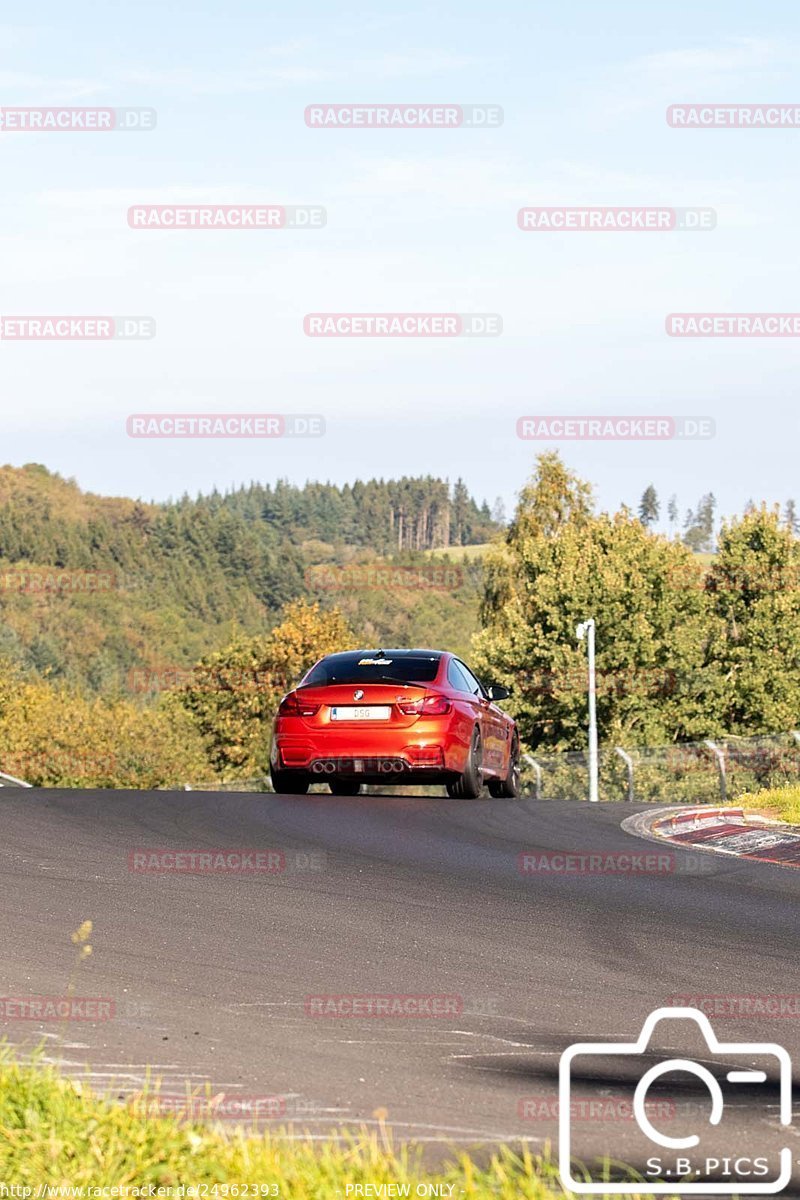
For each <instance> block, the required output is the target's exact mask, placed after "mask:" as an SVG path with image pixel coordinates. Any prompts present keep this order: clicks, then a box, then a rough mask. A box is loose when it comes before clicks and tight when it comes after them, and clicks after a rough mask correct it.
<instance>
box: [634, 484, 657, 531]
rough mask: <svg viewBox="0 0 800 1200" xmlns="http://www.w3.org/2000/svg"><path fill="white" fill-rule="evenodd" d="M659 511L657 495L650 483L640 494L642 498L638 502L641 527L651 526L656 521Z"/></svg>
mask: <svg viewBox="0 0 800 1200" xmlns="http://www.w3.org/2000/svg"><path fill="white" fill-rule="evenodd" d="M660 511H661V505H660V504H659V502H658V493H657V492H656V489H655V488H654V487H653V485H652V483H650V484H648V485H647V487H646V488H645V489H644V491H643V492H642V498H641V500H640V501H639V520H640V521H641V522H642V524H643V525H647V526H650V525H653V524H654V523H655V522H656V521H657V520H658V514H659V512H660Z"/></svg>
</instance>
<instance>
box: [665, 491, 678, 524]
mask: <svg viewBox="0 0 800 1200" xmlns="http://www.w3.org/2000/svg"><path fill="white" fill-rule="evenodd" d="M667 516H668V517H669V524H670V529H674V528H675V526H676V525H677V523H678V497H677V496H676V495H675V493H674V492H673V494H672V495H671V496H670V498H669V504H668V505H667Z"/></svg>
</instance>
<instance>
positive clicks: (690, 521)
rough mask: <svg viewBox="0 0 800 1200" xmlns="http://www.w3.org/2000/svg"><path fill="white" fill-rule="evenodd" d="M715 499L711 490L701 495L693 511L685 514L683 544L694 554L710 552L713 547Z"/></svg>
mask: <svg viewBox="0 0 800 1200" xmlns="http://www.w3.org/2000/svg"><path fill="white" fill-rule="evenodd" d="M716 504H717V502H716V500H715V499H714V496H713V494H712V493H711V492H707V493H706V495H705V496H701V497H700V500H699V502H698V505H697V509H696V510H695V512H692V510H691V509H689V511H688V512H687V514H686V525H685V533H684V535H683V541H684V545H686V546H688V547H689V549H690V550H693V551H694V552H695V554H699V553H706V554H708V553H710V552H711V551H712V550H713V548H714V510H715V508H716Z"/></svg>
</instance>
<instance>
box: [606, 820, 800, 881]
mask: <svg viewBox="0 0 800 1200" xmlns="http://www.w3.org/2000/svg"><path fill="white" fill-rule="evenodd" d="M622 828H623V829H624V830H625V832H626V833H632V834H635V835H636V836H637V837H644V838H647V839H648V840H649V841H653V842H670V843H672V844H673V845H675V846H684V847H687V848H688V847H691V849H693V850H701V851H706V852H708V853H712V854H728V855H732V856H733V857H734V858H747V859H751V860H755V861H757V862H769V863H774V864H776V865H777V866H781V867H794V868H799V867H800V829H798V828H797V827H795V826H792V825H783V824H782V823H781V822H780V821H774V820H772V819H771V818H770V817H764V816H761V815H760V814H759V813H752V812H745V811H744V809H742V808H709V807H708V806H707V805H704V806H703V807H702V808H686V807H685V806H682V807H680V808H659V809H656V811H655V812H652V813H648V812H643V813H635V814H634V815H633V816H630V817H626V819H625V820H624V821H623V822H622Z"/></svg>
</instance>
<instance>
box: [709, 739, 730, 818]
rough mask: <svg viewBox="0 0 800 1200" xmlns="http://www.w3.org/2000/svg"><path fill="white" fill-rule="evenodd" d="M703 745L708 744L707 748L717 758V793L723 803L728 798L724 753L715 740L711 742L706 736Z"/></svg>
mask: <svg viewBox="0 0 800 1200" xmlns="http://www.w3.org/2000/svg"><path fill="white" fill-rule="evenodd" d="M703 745H704V746H708V748H709V750H710V751H711V752H712V754H713V755H714V756H715V758H716V760H717V770H718V771H719V794H720V796H721V797H722V803H723V804H725V803H726V801H727V799H728V781H727V778H726V774H725V753H724V751H722V750H720V748H719V746H718V745H717V743H716V742H711V741H709V740H708V738H706V739H705V741H704V742H703Z"/></svg>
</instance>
